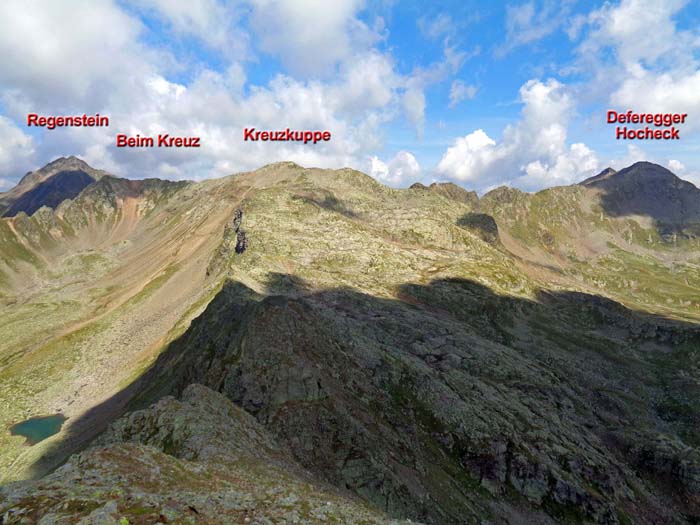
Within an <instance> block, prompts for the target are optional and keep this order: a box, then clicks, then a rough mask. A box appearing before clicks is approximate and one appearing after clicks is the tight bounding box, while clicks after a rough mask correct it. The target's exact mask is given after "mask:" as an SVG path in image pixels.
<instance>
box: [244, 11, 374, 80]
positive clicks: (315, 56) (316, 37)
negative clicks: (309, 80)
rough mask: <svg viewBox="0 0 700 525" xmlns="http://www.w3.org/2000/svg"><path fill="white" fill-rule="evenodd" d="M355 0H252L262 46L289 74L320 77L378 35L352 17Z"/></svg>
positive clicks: (355, 12)
mask: <svg viewBox="0 0 700 525" xmlns="http://www.w3.org/2000/svg"><path fill="white" fill-rule="evenodd" d="M362 4H363V2H362V1H361V0H336V1H334V2H327V1H325V0H300V1H296V2H289V1H286V0H252V6H253V16H252V21H253V28H254V29H255V31H256V34H257V35H258V37H259V38H260V44H261V46H262V49H263V50H264V51H266V52H268V53H272V54H275V55H277V56H279V57H280V58H281V59H282V61H283V62H284V64H285V65H286V66H287V68H288V69H289V70H290V71H292V72H293V73H301V74H313V75H320V74H324V73H329V72H331V71H332V70H333V68H334V66H336V65H337V64H338V63H340V62H343V61H345V60H347V59H348V58H350V57H351V56H352V55H353V54H354V53H355V52H356V51H358V50H366V49H368V48H369V47H370V46H372V45H373V44H374V43H375V42H376V41H377V40H379V39H380V38H381V35H380V34H378V33H377V32H376V31H375V30H374V28H370V27H369V26H368V25H367V24H365V23H364V22H362V21H360V20H359V19H358V18H357V16H356V15H357V13H358V11H359V10H360V9H361V8H362Z"/></svg>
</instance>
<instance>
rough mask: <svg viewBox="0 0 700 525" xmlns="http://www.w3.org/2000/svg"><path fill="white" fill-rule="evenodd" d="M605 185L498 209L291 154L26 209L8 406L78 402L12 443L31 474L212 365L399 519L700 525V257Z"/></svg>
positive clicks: (550, 193) (489, 201)
mask: <svg viewBox="0 0 700 525" xmlns="http://www.w3.org/2000/svg"><path fill="white" fill-rule="evenodd" d="M620 173H622V172H620ZM664 180H670V179H664ZM448 189H449V188H448ZM605 191H610V189H609V188H608V189H607V190H605ZM604 195H605V194H604V193H603V190H601V189H600V188H597V187H591V186H590V185H580V186H571V187H566V188H553V189H550V190H546V191H544V192H540V193H537V194H534V195H530V194H524V193H521V192H517V191H516V190H509V189H499V190H494V191H493V192H491V193H490V194H488V195H486V196H484V197H483V198H482V199H480V200H479V201H478V202H473V201H472V199H468V198H463V197H464V196H463V195H462V194H461V193H455V192H453V191H451V190H450V191H425V189H422V188H414V189H408V190H393V189H389V188H387V187H384V186H382V185H381V184H379V183H377V182H376V181H374V180H373V179H371V178H370V177H368V176H366V175H364V174H361V173H359V172H356V171H353V170H349V169H345V170H337V171H328V170H318V169H304V168H301V167H299V166H297V165H294V164H292V163H281V164H275V165H270V166H267V167H265V168H262V169H260V170H257V171H255V172H251V173H245V174H240V175H236V176H232V177H228V178H225V179H220V180H216V181H206V182H202V183H198V184H190V183H181V184H174V183H164V182H162V181H150V182H147V181H143V182H134V181H131V182H130V181H124V180H120V179H114V178H103V179H102V180H100V181H99V182H97V183H95V184H92V185H91V186H89V187H88V188H87V189H86V190H84V191H83V192H82V193H81V194H80V195H79V196H78V197H77V198H76V199H75V200H74V201H71V202H66V203H64V204H62V205H61V206H59V207H58V209H57V210H56V211H55V212H54V211H50V210H47V209H44V210H39V212H37V213H35V214H34V215H33V216H32V217H27V216H26V215H23V214H20V215H18V216H17V217H15V218H11V219H3V220H2V222H1V227H2V228H3V230H2V238H1V239H0V242H2V243H3V246H7V247H8V251H7V252H4V253H7V254H10V253H12V254H11V255H7V256H5V258H4V260H3V266H2V267H0V271H2V278H3V279H4V281H3V282H4V283H5V284H4V285H3V288H2V289H3V297H2V301H3V303H2V312H1V313H2V315H3V316H5V317H4V318H6V319H9V320H10V321H11V322H10V323H8V324H7V325H6V326H3V327H2V328H1V329H0V341H2V343H0V344H1V345H2V346H0V358H1V359H2V360H3V361H2V363H3V365H2V368H0V400H1V401H2V406H3V411H2V414H3V417H4V418H5V421H3V423H4V424H5V425H8V424H10V423H13V422H16V421H19V420H21V419H24V418H26V417H28V416H30V415H36V414H42V413H53V412H57V411H60V412H63V413H65V414H66V415H68V416H69V420H68V422H67V424H66V427H65V428H64V429H63V430H62V431H61V432H60V433H59V434H57V435H56V436H54V437H52V438H50V439H48V440H46V441H45V442H42V443H40V444H38V445H35V446H33V447H25V446H24V445H23V444H22V440H21V439H20V438H18V437H11V436H9V434H5V435H4V436H3V437H2V439H3V443H2V445H3V446H2V447H1V448H2V451H3V452H2V456H1V457H0V460H1V461H2V463H1V464H0V466H1V467H2V472H3V474H4V476H5V479H18V478H24V477H27V476H35V477H36V476H40V475H42V474H43V473H44V472H46V470H48V469H50V468H51V467H53V466H55V465H56V464H58V463H59V462H61V461H63V460H64V459H65V457H66V455H67V454H68V453H70V452H73V451H75V450H77V449H80V448H81V447H83V446H84V445H85V443H86V442H87V441H88V440H89V439H90V438H92V437H93V436H94V435H95V434H96V433H98V432H99V431H100V430H101V429H103V428H105V426H106V425H107V423H108V422H109V421H111V420H113V419H114V418H115V417H117V416H118V415H120V414H121V413H122V412H123V411H124V410H125V408H126V407H129V408H139V407H140V408H143V407H146V406H148V405H150V404H151V403H152V402H155V401H157V400H158V399H159V398H161V397H162V396H163V395H168V394H173V395H180V394H181V393H182V392H183V391H184V390H185V389H186V387H187V385H188V384H190V383H192V382H198V383H202V384H205V385H207V386H208V387H209V388H211V389H212V390H215V391H219V392H221V393H223V394H224V395H225V396H226V397H228V398H229V399H231V400H232V401H234V402H235V403H236V404H237V405H238V406H240V407H242V408H243V409H245V410H246V411H247V412H248V413H250V414H252V415H254V416H255V418H256V419H257V421H258V422H259V423H260V424H262V426H263V427H265V428H266V431H267V432H268V433H269V434H270V435H271V436H272V439H274V440H275V441H276V443H278V445H279V447H280V448H281V449H283V450H286V451H289V453H290V454H291V455H292V456H293V457H294V459H295V461H298V462H299V463H301V465H303V466H304V467H305V468H306V469H308V470H309V471H310V472H311V473H312V474H313V475H314V476H315V479H318V480H320V481H319V482H320V483H330V484H332V485H335V486H336V487H340V488H341V489H349V490H350V491H352V492H354V493H356V494H359V495H360V496H362V497H363V498H364V499H366V500H367V501H369V502H370V503H372V504H373V505H374V506H375V507H378V508H380V509H382V510H384V511H386V512H388V513H389V514H390V515H392V516H398V517H411V518H413V519H420V520H424V521H425V522H428V523H464V522H469V523H471V522H473V523H479V522H489V521H490V522H507V521H513V522H518V520H520V522H541V523H551V522H566V523H577V522H599V523H686V522H691V521H692V519H694V518H693V517H694V516H695V517H696V516H698V515H700V508H699V505H700V501H699V500H698V497H697V494H698V492H699V490H700V485H699V484H700V459H699V458H698V453H699V449H698V447H699V446H700V443H699V442H698V439H699V436H698V433H697V428H698V425H699V423H700V413H699V412H698V407H699V406H700V402H699V399H700V385H699V384H698V382H697V377H698V376H697V372H698V366H699V364H700V363H699V361H698V351H699V350H698V349H699V348H700V335H699V334H698V327H697V322H698V317H700V304H698V301H697V297H698V294H697V290H698V288H700V272H699V271H698V268H699V267H698V262H700V258H699V257H700V252H699V251H698V246H697V243H696V239H694V238H693V237H692V235H684V236H680V235H676V237H675V238H674V237H669V236H668V235H666V234H665V233H664V232H663V231H659V229H658V226H659V225H658V224H657V223H655V222H654V220H653V218H650V217H646V216H642V215H636V214H633V215H630V216H626V215H622V216H620V215H619V214H617V215H612V214H610V213H608V210H607V209H606V207H605V206H604V204H605V202H604V200H603V199H604ZM238 206H241V207H242V209H243V210H244V219H243V228H244V229H245V230H246V232H247V233H248V238H249V239H250V242H249V247H248V250H247V251H246V252H245V253H243V254H236V253H235V250H234V249H233V248H234V245H235V242H236V236H235V230H234V228H233V227H232V225H231V219H232V216H233V211H234V210H235V209H236V208H237V207H238ZM689 223H692V221H691V220H689ZM10 249H11V250H12V252H10V251H9V250H10ZM200 313H201V315H199V314H200ZM197 316H198V317H197ZM195 317H196V320H195V321H194V322H192V323H191V324H190V320H191V319H193V318H195ZM37 326H41V327H42V329H41V331H39V330H37V329H36V328H35V327H37ZM16 400H19V402H16ZM200 468H204V469H207V468H210V465H208V464H205V465H203V466H201V467H200Z"/></svg>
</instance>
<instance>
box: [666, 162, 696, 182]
mask: <svg viewBox="0 0 700 525" xmlns="http://www.w3.org/2000/svg"><path fill="white" fill-rule="evenodd" d="M668 169H669V170H671V171H672V172H673V173H674V174H675V175H677V176H678V177H680V178H681V179H684V180H687V181H690V182H692V183H693V184H695V185H696V186H698V187H700V171H692V170H689V169H688V168H686V166H685V164H683V163H682V162H681V161H679V160H676V159H671V160H669V161H668Z"/></svg>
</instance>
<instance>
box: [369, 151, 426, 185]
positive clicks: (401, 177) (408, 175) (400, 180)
mask: <svg viewBox="0 0 700 525" xmlns="http://www.w3.org/2000/svg"><path fill="white" fill-rule="evenodd" d="M420 172H421V169H420V165H419V164H418V161H417V160H416V158H415V157H414V156H413V154H411V153H409V152H408V151H399V152H398V153H397V154H396V155H395V156H394V158H393V159H391V160H390V161H389V162H388V163H385V162H383V161H381V160H380V159H379V158H378V157H376V156H372V157H370V161H369V174H370V175H371V176H372V177H374V178H375V179H377V180H379V181H380V182H384V183H386V184H389V185H390V186H405V185H406V184H408V183H411V182H415V181H416V180H417V179H418V178H419V177H420Z"/></svg>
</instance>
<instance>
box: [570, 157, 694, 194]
mask: <svg viewBox="0 0 700 525" xmlns="http://www.w3.org/2000/svg"><path fill="white" fill-rule="evenodd" d="M581 184H582V185H584V186H593V187H599V188H604V189H612V188H615V187H628V188H629V187H637V188H642V187H646V188H650V189H651V188H654V187H657V188H660V187H662V186H669V187H677V188H690V187H691V186H692V187H693V188H694V186H693V185H692V184H691V183H689V182H686V181H684V180H682V179H680V178H679V177H677V176H676V175H674V174H673V173H672V172H671V171H669V170H668V169H666V168H664V167H663V166H660V165H658V164H654V163H653V162H646V161H642V162H635V163H634V164H632V165H631V166H629V167H627V168H625V169H622V170H620V171H615V170H614V169H612V168H607V169H605V170H604V171H602V172H601V173H599V174H598V175H596V176H595V177H591V178H590V179H586V180H585V181H583V182H582V183H581ZM696 189H697V188H696Z"/></svg>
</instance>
